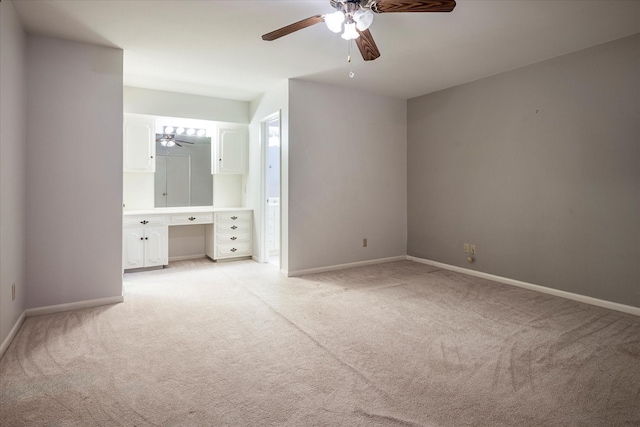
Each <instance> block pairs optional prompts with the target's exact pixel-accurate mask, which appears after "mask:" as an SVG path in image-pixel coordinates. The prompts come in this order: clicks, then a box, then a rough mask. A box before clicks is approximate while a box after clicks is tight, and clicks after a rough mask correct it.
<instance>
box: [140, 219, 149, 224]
mask: <svg viewBox="0 0 640 427" xmlns="http://www.w3.org/2000/svg"><path fill="white" fill-rule="evenodd" d="M140 224H149V221H147V220H146V219H145V220H143V221H140Z"/></svg>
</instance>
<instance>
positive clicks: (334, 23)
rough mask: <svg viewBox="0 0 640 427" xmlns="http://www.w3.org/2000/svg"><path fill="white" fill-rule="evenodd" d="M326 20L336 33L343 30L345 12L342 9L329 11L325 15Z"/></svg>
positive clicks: (328, 26)
mask: <svg viewBox="0 0 640 427" xmlns="http://www.w3.org/2000/svg"><path fill="white" fill-rule="evenodd" d="M324 22H325V24H327V28H329V29H330V30H331V31H333V32H334V33H339V32H340V31H342V23H343V22H344V13H343V12H342V11H341V10H337V11H335V12H333V13H328V14H326V15H325V16H324Z"/></svg>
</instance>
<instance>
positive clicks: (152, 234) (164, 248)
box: [122, 217, 169, 270]
mask: <svg viewBox="0 0 640 427" xmlns="http://www.w3.org/2000/svg"><path fill="white" fill-rule="evenodd" d="M122 231H123V236H122V243H123V248H122V266H123V268H124V269H125V270H129V269H133V268H143V267H156V266H160V265H166V264H168V259H169V250H168V232H167V231H168V229H167V226H166V224H165V220H164V217H151V218H146V217H127V218H125V221H124V227H123V229H122Z"/></svg>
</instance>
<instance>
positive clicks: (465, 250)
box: [464, 243, 469, 254]
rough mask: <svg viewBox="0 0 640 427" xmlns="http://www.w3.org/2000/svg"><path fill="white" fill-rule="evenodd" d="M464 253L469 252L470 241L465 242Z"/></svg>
mask: <svg viewBox="0 0 640 427" xmlns="http://www.w3.org/2000/svg"><path fill="white" fill-rule="evenodd" d="M464 253H465V254H468V253H469V244H468V243H465V244H464Z"/></svg>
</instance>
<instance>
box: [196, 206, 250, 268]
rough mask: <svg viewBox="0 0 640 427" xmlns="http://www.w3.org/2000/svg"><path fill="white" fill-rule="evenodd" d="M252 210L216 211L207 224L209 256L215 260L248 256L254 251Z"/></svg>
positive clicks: (207, 250) (207, 249)
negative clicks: (211, 220) (210, 222)
mask: <svg viewBox="0 0 640 427" xmlns="http://www.w3.org/2000/svg"><path fill="white" fill-rule="evenodd" d="M251 218H252V213H251V211H229V212H216V214H215V217H214V223H213V224H211V225H207V239H206V242H207V247H206V252H207V256H208V257H209V258H211V259H214V260H222V259H231V258H241V257H248V256H251V255H252V254H253V251H252V234H251V229H252V224H251Z"/></svg>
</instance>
